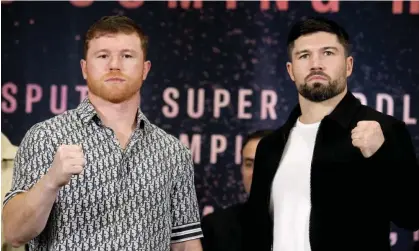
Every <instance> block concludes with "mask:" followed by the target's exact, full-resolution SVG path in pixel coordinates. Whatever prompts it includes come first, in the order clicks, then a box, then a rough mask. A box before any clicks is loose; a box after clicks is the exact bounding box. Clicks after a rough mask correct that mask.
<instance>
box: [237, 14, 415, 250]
mask: <svg viewBox="0 0 419 251" xmlns="http://www.w3.org/2000/svg"><path fill="white" fill-rule="evenodd" d="M349 45H350V42H349V36H348V35H347V33H346V32H345V31H344V29H343V28H342V27H340V26H339V25H338V24H336V23H335V22H333V21H331V20H327V19H324V18H311V19H307V20H305V21H301V22H298V23H297V24H295V25H294V26H293V27H292V29H291V31H290V34H289V39H288V51H289V55H290V61H289V62H288V63H287V65H286V66H287V70H288V73H289V76H290V78H291V79H292V80H293V81H294V82H295V85H296V87H297V90H298V93H299V95H298V100H299V103H298V105H297V106H296V107H295V108H294V109H293V110H292V111H291V113H290V115H289V117H288V120H287V121H286V122H285V124H284V125H283V126H281V127H280V128H279V129H277V130H276V131H275V132H273V133H272V134H270V135H269V136H267V137H265V138H263V139H262V140H261V141H260V143H259V145H258V148H257V152H256V157H255V167H254V174H253V181H252V189H251V191H250V196H249V199H248V211H247V213H248V216H247V217H248V219H249V221H248V222H247V224H246V226H245V228H244V243H243V244H244V246H243V247H244V250H258V251H265V250H274V251H309V250H312V251H324V250H339V251H341V250H390V243H389V233H390V221H393V222H394V223H395V224H396V225H398V226H399V227H402V228H406V229H409V230H412V231H413V230H417V229H418V228H419V213H418V212H419V196H418V195H419V167H418V164H417V160H416V156H415V152H414V148H413V144H412V141H411V137H410V135H409V132H408V130H407V128H406V125H405V123H404V122H402V121H399V120H397V119H395V118H393V117H391V116H388V115H385V114H382V113H380V112H378V111H376V110H374V109H372V108H369V107H367V106H364V105H362V104H361V103H360V101H359V100H358V99H357V98H355V96H354V95H353V94H352V93H351V92H350V91H348V87H347V78H348V77H349V76H350V75H351V73H352V69H353V58H352V56H350V50H349Z"/></svg>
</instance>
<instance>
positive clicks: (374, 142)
mask: <svg viewBox="0 0 419 251" xmlns="http://www.w3.org/2000/svg"><path fill="white" fill-rule="evenodd" d="M351 133H352V135H351V137H352V145H354V146H355V147H357V148H359V150H361V153H362V155H364V157H365V158H369V157H371V156H372V155H374V153H375V152H377V150H378V149H380V147H381V146H382V145H383V143H384V135H383V131H382V130H381V126H380V124H379V123H378V122H377V121H359V122H358V124H357V126H356V127H355V128H354V129H352V132H351Z"/></svg>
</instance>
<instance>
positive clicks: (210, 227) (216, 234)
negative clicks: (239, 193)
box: [201, 204, 246, 251]
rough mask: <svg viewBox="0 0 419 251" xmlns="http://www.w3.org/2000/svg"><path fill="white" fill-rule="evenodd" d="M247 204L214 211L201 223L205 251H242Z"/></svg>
mask: <svg viewBox="0 0 419 251" xmlns="http://www.w3.org/2000/svg"><path fill="white" fill-rule="evenodd" d="M245 208H246V204H237V205H234V206H231V207H228V208H226V209H220V210H216V211H214V213H212V214H209V215H207V216H205V217H204V218H203V219H202V221H201V227H202V233H203V234H204V238H203V239H202V246H203V251H241V250H242V247H241V244H242V239H243V237H242V236H243V233H242V232H243V224H244V222H245V221H246V218H245Z"/></svg>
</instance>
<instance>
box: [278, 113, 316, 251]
mask: <svg viewBox="0 0 419 251" xmlns="http://www.w3.org/2000/svg"><path fill="white" fill-rule="evenodd" d="M319 125H320V122H318V123H314V124H303V123H301V122H300V121H299V120H297V122H296V124H295V126H294V127H293V129H292V130H291V132H290V136H289V138H288V141H287V144H286V146H285V149H284V153H283V155H282V159H281V162H280V163H279V169H278V171H277V172H276V175H275V177H274V180H273V183H272V193H271V206H272V208H271V209H272V212H273V222H274V229H273V231H274V235H273V236H274V238H273V239H274V240H273V250H274V251H310V250H311V249H310V240H309V231H308V229H309V219H310V210H311V202H310V170H311V160H312V157H313V150H314V143H315V140H316V135H317V130H318V128H319Z"/></svg>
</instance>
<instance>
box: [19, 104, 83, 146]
mask: <svg viewBox="0 0 419 251" xmlns="http://www.w3.org/2000/svg"><path fill="white" fill-rule="evenodd" d="M76 116H77V115H76V110H75V109H72V110H67V111H65V112H64V113H61V114H58V115H55V116H53V117H50V118H48V119H45V120H43V121H40V122H37V123H35V124H33V125H32V126H31V127H30V128H29V129H28V130H27V132H26V134H25V138H27V139H32V140H36V141H39V140H42V139H48V138H51V137H54V136H56V135H57V134H59V133H60V132H61V130H62V128H63V127H65V126H71V125H72V124H74V123H76V122H77V119H76V118H77V117H76Z"/></svg>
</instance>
